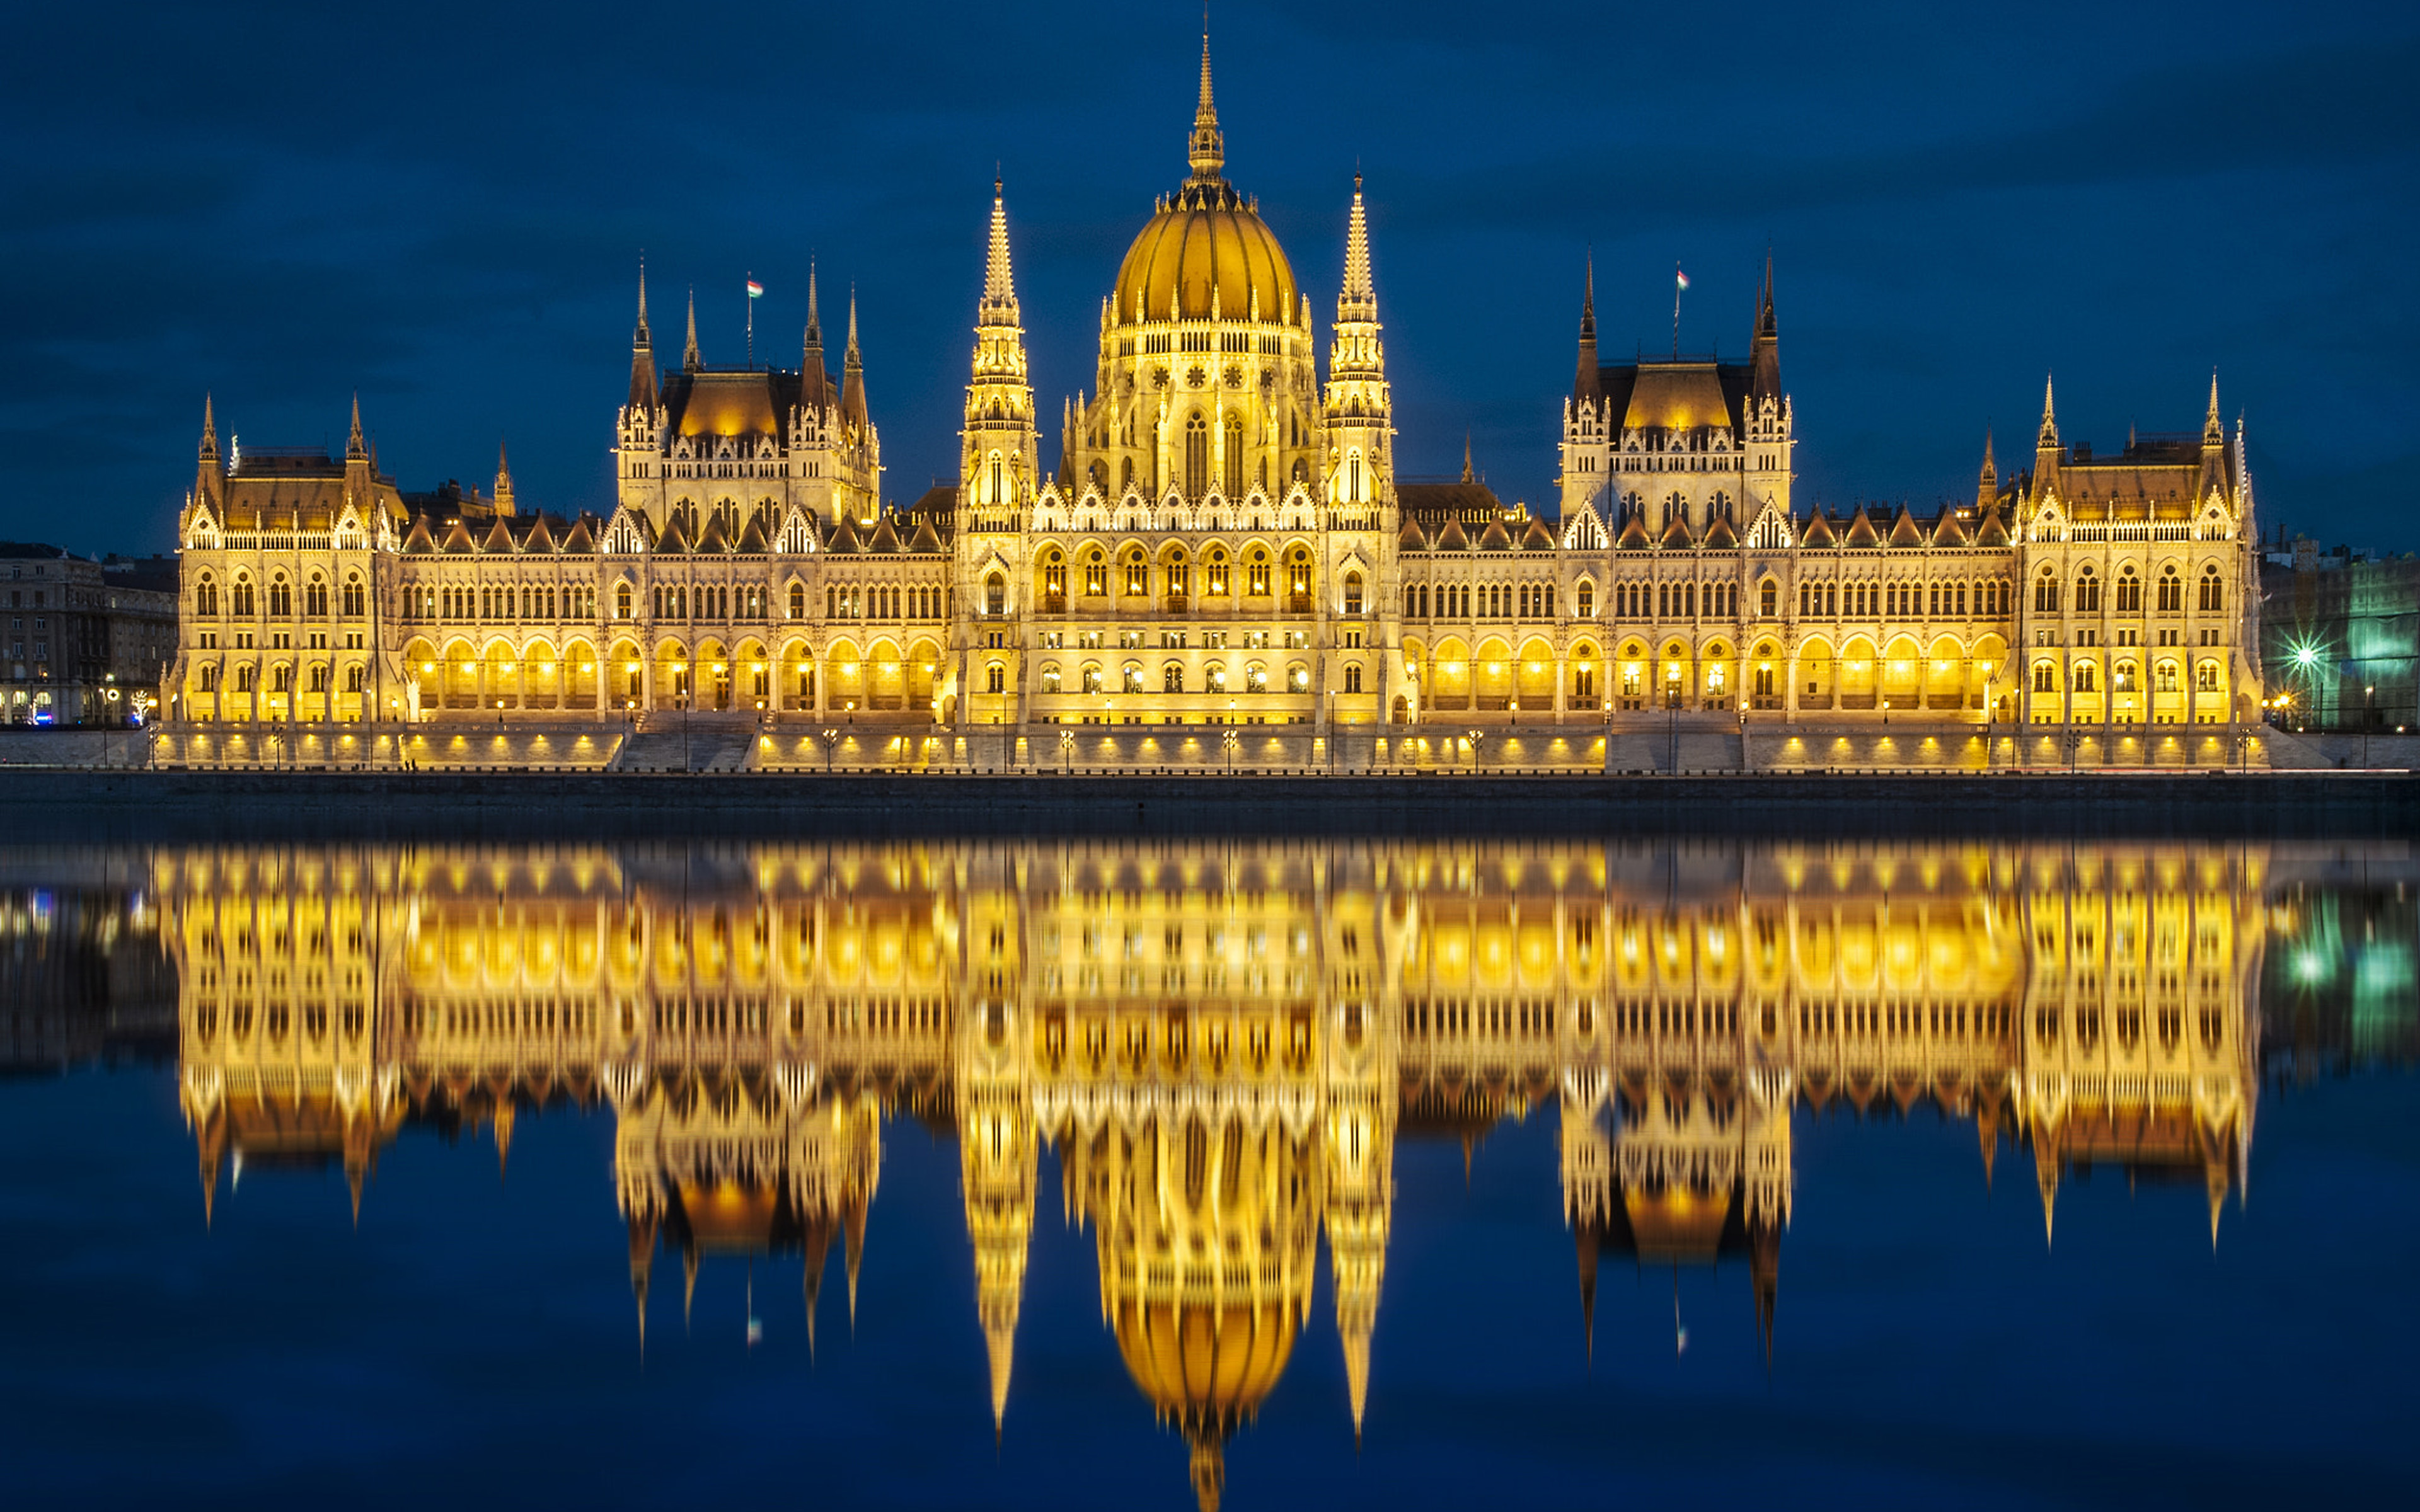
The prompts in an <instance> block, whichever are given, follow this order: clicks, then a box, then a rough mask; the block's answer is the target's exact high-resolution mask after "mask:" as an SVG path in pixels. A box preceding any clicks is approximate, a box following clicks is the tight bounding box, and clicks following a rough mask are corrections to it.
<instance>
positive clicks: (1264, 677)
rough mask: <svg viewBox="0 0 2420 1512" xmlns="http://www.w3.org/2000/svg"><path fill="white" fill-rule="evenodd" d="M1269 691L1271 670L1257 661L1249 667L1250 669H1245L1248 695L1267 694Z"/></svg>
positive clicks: (1245, 687)
mask: <svg viewBox="0 0 2420 1512" xmlns="http://www.w3.org/2000/svg"><path fill="white" fill-rule="evenodd" d="M1268 690H1269V670H1268V669H1267V668H1266V667H1264V666H1262V665H1261V664H1260V663H1259V662H1257V661H1256V662H1253V663H1252V664H1251V665H1250V666H1249V667H1247V668H1245V669H1244V691H1245V692H1247V693H1265V692H1267V691H1268Z"/></svg>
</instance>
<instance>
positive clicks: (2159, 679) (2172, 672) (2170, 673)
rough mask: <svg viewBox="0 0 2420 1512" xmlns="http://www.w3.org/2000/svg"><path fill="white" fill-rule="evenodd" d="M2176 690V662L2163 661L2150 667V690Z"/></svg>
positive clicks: (2168, 691)
mask: <svg viewBox="0 0 2420 1512" xmlns="http://www.w3.org/2000/svg"><path fill="white" fill-rule="evenodd" d="M2176 690H2177V664H2176V663H2175V662H2173V661H2163V662H2161V663H2159V664H2158V665H2156V666H2154V667H2153V668H2152V669H2151V691H2152V692H2154V693H2173V692H2175V691H2176Z"/></svg>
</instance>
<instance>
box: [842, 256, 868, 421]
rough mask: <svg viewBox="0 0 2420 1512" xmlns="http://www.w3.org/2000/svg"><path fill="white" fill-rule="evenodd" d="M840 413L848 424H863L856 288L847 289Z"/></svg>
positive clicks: (861, 370) (861, 362) (862, 375)
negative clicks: (846, 334)
mask: <svg viewBox="0 0 2420 1512" xmlns="http://www.w3.org/2000/svg"><path fill="white" fill-rule="evenodd" d="M840 414H841V419H842V420H844V421H845V422H847V423H848V424H852V425H857V426H863V425H864V424H865V359H864V357H863V356H862V355H861V353H860V352H859V351H858V349H857V290H856V289H854V288H851V289H850V290H849V291H848V351H847V354H846V355H845V356H844V357H843V358H842V359H841V370H840Z"/></svg>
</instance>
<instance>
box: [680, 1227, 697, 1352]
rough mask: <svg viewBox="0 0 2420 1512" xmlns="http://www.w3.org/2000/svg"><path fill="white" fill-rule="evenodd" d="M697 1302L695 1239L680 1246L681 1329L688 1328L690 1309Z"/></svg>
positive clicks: (685, 1330)
mask: <svg viewBox="0 0 2420 1512" xmlns="http://www.w3.org/2000/svg"><path fill="white" fill-rule="evenodd" d="M696 1304H697V1241H696V1240H695V1239H694V1238H692V1239H691V1240H690V1242H688V1243H686V1244H684V1245H682V1246H681V1329H682V1331H683V1332H684V1333H686V1332H687V1331H688V1329H689V1315H690V1309H691V1308H692V1307H694V1306H695V1305H696Z"/></svg>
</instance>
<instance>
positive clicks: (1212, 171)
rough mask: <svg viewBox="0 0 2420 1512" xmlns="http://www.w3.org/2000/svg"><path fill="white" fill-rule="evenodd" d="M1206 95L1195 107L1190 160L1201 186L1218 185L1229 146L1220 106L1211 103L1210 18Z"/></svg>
mask: <svg viewBox="0 0 2420 1512" xmlns="http://www.w3.org/2000/svg"><path fill="white" fill-rule="evenodd" d="M1202 20H1203V24H1202V96H1201V99H1200V100H1198V101H1196V102H1195V104H1194V106H1193V139H1192V141H1191V143H1190V144H1189V147H1188V149H1187V153H1186V159H1187V162H1190V163H1191V164H1192V166H1193V177H1194V180H1195V181H1196V182H1197V183H1215V182H1217V181H1218V170H1219V169H1221V168H1223V167H1225V166H1226V165H1227V145H1226V141H1225V139H1224V138H1223V137H1221V136H1220V135H1219V133H1218V106H1216V105H1214V104H1212V103H1211V100H1210V27H1209V24H1208V20H1209V18H1208V17H1206V16H1205V17H1204V18H1202Z"/></svg>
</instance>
